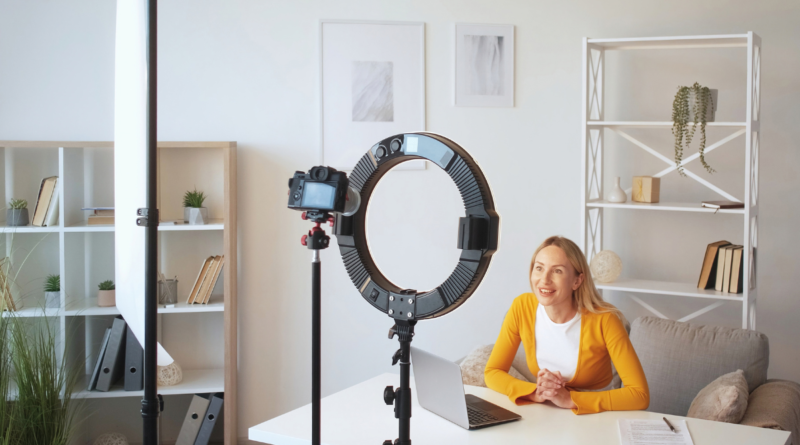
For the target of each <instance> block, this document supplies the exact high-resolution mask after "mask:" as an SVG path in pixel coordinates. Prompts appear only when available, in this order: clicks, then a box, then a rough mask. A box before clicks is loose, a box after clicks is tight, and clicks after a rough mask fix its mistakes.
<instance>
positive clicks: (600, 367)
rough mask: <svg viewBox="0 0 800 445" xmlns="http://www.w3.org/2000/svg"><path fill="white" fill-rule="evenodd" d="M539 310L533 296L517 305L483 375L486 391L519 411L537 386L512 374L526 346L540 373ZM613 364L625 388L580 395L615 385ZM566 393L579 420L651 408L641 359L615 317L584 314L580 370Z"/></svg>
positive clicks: (523, 297)
mask: <svg viewBox="0 0 800 445" xmlns="http://www.w3.org/2000/svg"><path fill="white" fill-rule="evenodd" d="M538 307H539V301H538V300H537V299H536V295H534V294H532V293H525V294H522V295H520V296H519V297H517V298H516V299H514V303H512V305H511V309H510V310H509V311H508V314H507V315H506V319H505V321H503V327H502V328H501V329H500V335H499V336H498V337H497V343H495V344H494V349H493V350H492V355H491V357H489V361H488V362H487V363H486V370H485V371H484V377H485V380H486V386H488V387H489V388H491V389H493V390H495V391H497V392H500V393H503V394H506V395H507V396H508V398H509V399H511V401H512V402H514V403H516V404H517V405H522V404H527V403H532V402H530V401H529V400H527V399H523V400H520V397H523V396H526V395H528V394H531V393H533V392H534V391H535V390H536V384H535V383H528V382H523V381H522V380H517V379H515V378H514V377H511V376H510V375H509V374H508V370H509V368H510V367H511V362H512V361H513V360H514V356H515V355H516V353H517V348H518V347H519V342H520V341H522V345H523V347H524V348H525V357H526V358H527V362H528V368H529V369H530V371H531V372H532V373H533V375H536V374H537V373H538V372H539V365H538V364H537V362H536V340H535V336H534V332H535V331H534V324H535V322H536V309H537V308H538ZM612 361H613V362H614V365H615V366H616V368H617V373H618V374H619V376H620V378H621V379H622V383H623V385H624V387H623V388H620V389H612V390H608V391H597V392H581V390H598V389H602V388H604V387H606V386H607V385H608V384H609V383H610V382H611V362H612ZM566 389H568V390H569V393H570V397H571V398H572V401H573V402H575V405H576V406H577V409H573V410H572V412H574V413H575V414H586V413H599V412H602V411H626V410H641V409H646V408H647V407H648V406H649V405H650V390H649V389H648V387H647V379H646V378H645V376H644V371H643V370H642V365H641V363H639V357H638V356H637V355H636V351H634V349H633V346H632V345H631V341H630V339H629V338H628V333H627V331H626V330H625V326H623V324H622V321H620V319H619V318H618V317H617V316H616V315H614V314H611V313H603V314H593V313H591V312H588V311H585V310H584V311H583V312H582V313H581V337H580V350H579V352H578V367H577V369H576V370H575V375H574V376H573V377H572V379H571V380H570V381H568V382H567V383H566Z"/></svg>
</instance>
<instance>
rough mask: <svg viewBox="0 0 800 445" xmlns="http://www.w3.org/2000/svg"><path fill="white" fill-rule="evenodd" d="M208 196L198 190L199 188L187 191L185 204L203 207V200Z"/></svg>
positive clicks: (184, 198)
mask: <svg viewBox="0 0 800 445" xmlns="http://www.w3.org/2000/svg"><path fill="white" fill-rule="evenodd" d="M206 198H207V196H206V195H204V194H203V192H198V191H197V189H194V191H191V192H190V191H187V192H186V194H184V195H183V206H184V207H193V208H196V209H199V208H202V207H203V201H205V200H206Z"/></svg>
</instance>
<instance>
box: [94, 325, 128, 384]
mask: <svg viewBox="0 0 800 445" xmlns="http://www.w3.org/2000/svg"><path fill="white" fill-rule="evenodd" d="M127 327H128V325H127V324H126V323H125V320H123V319H122V317H119V316H118V317H117V318H115V319H114V324H112V325H111V335H110V336H109V337H108V346H106V353H105V356H104V357H103V366H102V367H101V368H100V376H99V377H98V378H97V388H96V389H97V390H98V391H109V390H110V389H111V386H113V385H114V384H115V383H117V381H118V380H119V378H120V377H122V367H123V366H124V363H125V354H124V353H123V352H124V350H125V334H126V332H127Z"/></svg>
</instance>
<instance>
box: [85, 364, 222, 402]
mask: <svg viewBox="0 0 800 445" xmlns="http://www.w3.org/2000/svg"><path fill="white" fill-rule="evenodd" d="M90 377H91V376H88V375H87V376H86V378H85V380H82V381H81V382H80V383H81V384H80V386H81V387H82V388H84V389H83V390H82V391H78V392H75V393H74V394H73V396H74V397H76V398H82V399H111V398H117V397H142V396H143V395H144V391H125V390H124V388H123V381H122V379H121V380H120V381H119V382H117V384H116V385H114V387H113V388H111V391H107V392H103V391H86V389H85V388H86V387H87V386H88V384H89V378H90ZM224 391H225V370H224V369H199V370H184V371H183V380H182V381H181V382H180V383H178V384H177V385H174V386H159V387H158V393H159V394H161V395H164V396H169V395H177V394H201V393H210V392H224Z"/></svg>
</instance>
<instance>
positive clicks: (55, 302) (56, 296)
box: [44, 291, 61, 308]
mask: <svg viewBox="0 0 800 445" xmlns="http://www.w3.org/2000/svg"><path fill="white" fill-rule="evenodd" d="M44 307H48V308H60V307H61V291H55V292H45V293H44Z"/></svg>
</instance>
